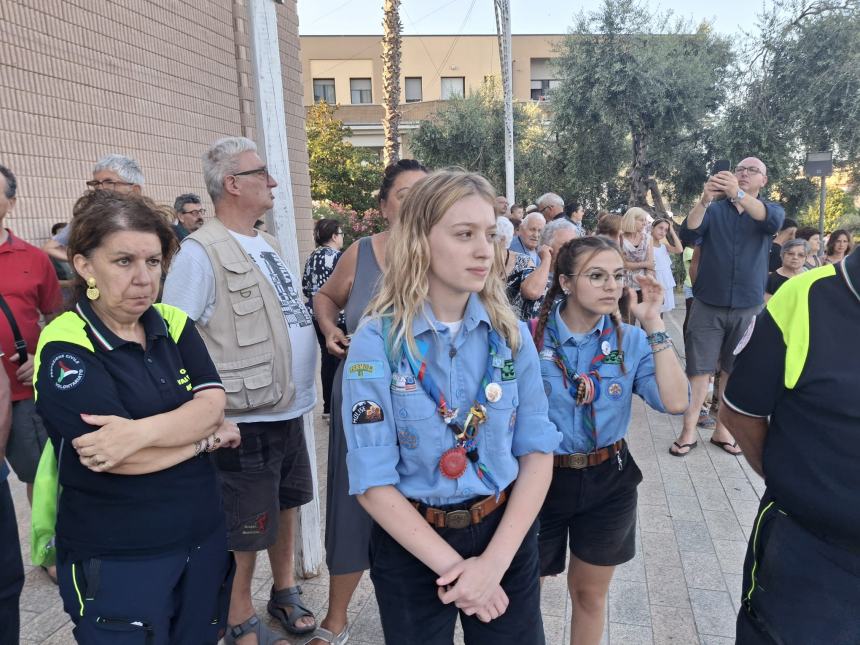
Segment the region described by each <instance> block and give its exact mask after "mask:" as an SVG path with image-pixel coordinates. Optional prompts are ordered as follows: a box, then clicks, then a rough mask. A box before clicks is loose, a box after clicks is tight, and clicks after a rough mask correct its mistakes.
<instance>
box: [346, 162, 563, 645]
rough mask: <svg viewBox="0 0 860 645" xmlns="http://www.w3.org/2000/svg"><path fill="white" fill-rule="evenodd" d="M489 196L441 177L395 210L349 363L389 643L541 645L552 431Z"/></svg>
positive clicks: (351, 416) (351, 426)
mask: <svg viewBox="0 0 860 645" xmlns="http://www.w3.org/2000/svg"><path fill="white" fill-rule="evenodd" d="M494 200H495V191H494V190H493V189H492V187H491V186H490V184H489V183H488V182H487V180H486V179H484V178H483V177H481V176H480V175H475V174H469V173H465V172H460V171H443V172H437V173H434V174H433V175H431V176H430V177H428V178H426V179H424V180H422V181H420V182H419V183H417V184H416V185H415V186H413V188H412V190H411V191H410V193H409V196H408V197H407V198H406V200H405V202H404V203H403V208H402V210H401V213H400V222H399V224H398V226H397V228H395V230H394V231H393V232H392V234H391V237H390V239H389V242H388V270H387V271H386V273H385V276H384V279H383V283H382V286H381V288H380V291H379V294H378V295H377V296H376V298H375V299H374V300H373V301H372V302H371V304H370V307H369V309H368V317H367V318H365V319H364V321H363V322H362V325H361V326H360V327H359V329H358V331H357V332H356V333H355V335H354V337H353V339H352V343H351V345H350V349H349V355H348V356H347V359H346V362H345V367H344V371H343V373H344V380H343V410H342V412H343V421H344V429H345V431H346V440H347V445H348V448H349V452H348V455H347V465H348V469H349V483H350V493H351V494H353V495H355V496H357V498H358V500H359V502H360V503H361V505H362V506H363V507H364V509H365V510H366V511H367V512H368V514H369V515H370V516H371V517H372V518H373V520H374V522H375V524H374V527H373V533H372V536H371V545H370V554H371V568H370V576H371V579H372V580H373V585H374V589H375V591H376V598H377V601H378V603H379V611H380V616H381V618H382V628H383V631H384V633H385V641H386V643H392V644H393V643H397V644H398V645H419V644H420V645H437V644H438V645H442V644H443V643H444V644H450V643H451V642H452V640H453V635H454V625H455V622H456V619H457V616H458V614H459V616H460V620H461V622H462V625H463V632H464V636H465V642H466V643H467V644H473V643H483V644H491V643H492V644H493V645H504V644H507V643H510V644H511V645H513V644H516V645H528V644H538V643H541V644H542V643H543V642H544V635H543V625H542V619H541V613H540V589H539V586H538V552H537V529H536V524H535V518H536V516H537V510H538V504H539V502H540V501H541V500H542V499H543V497H544V495H545V493H546V488H547V486H548V485H549V480H550V477H551V474H552V473H551V470H552V466H551V462H552V456H551V454H550V453H551V452H552V451H553V450H554V449H555V447H556V446H557V445H558V441H559V439H560V435H559V433H558V432H556V430H555V428H553V427H552V424H550V422H549V419H548V417H547V407H546V406H547V403H546V397H545V396H544V395H543V392H542V390H541V386H540V380H539V365H538V356H537V352H536V351H535V348H534V344H533V343H532V341H531V339H530V338H529V336H528V333H527V331H528V330H527V327H526V325H525V323H522V322H519V321H518V320H517V318H516V315H515V314H514V312H513V311H512V310H511V308H510V305H509V304H508V301H507V298H506V297H505V291H504V281H503V279H502V275H501V268H502V260H503V251H502V248H501V245H499V244H497V243H496V239H495V237H496V218H495V215H494V212H493V205H494Z"/></svg>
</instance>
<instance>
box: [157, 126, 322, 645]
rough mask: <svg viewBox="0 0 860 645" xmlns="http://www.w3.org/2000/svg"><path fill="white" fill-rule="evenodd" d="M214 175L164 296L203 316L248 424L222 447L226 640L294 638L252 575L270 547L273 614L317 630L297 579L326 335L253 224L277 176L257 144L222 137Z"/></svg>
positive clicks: (292, 627) (206, 162)
mask: <svg viewBox="0 0 860 645" xmlns="http://www.w3.org/2000/svg"><path fill="white" fill-rule="evenodd" d="M203 174H204V178H205V180H206V188H207V190H208V191H209V195H210V196H211V197H212V202H213V204H214V205H215V218H214V219H212V220H211V221H209V222H207V223H206V224H204V225H203V226H202V227H201V228H200V229H198V230H197V231H195V232H194V233H192V234H191V235H189V236H188V237H187V238H185V240H183V242H182V247H181V248H180V251H179V253H178V254H177V255H176V257H175V258H174V260H173V262H172V264H171V267H170V273H169V274H168V276H167V280H166V282H165V285H164V298H163V299H164V302H166V303H169V304H171V305H174V306H177V307H179V308H181V309H183V310H184V311H185V312H186V313H187V314H188V315H189V316H190V317H191V318H192V319H194V320H195V321H196V322H197V328H198V330H199V331H200V334H201V335H202V336H203V340H204V341H205V343H206V347H207V349H208V350H209V354H210V355H211V356H212V360H213V361H214V363H215V366H216V367H217V369H218V373H219V374H220V376H221V380H222V381H223V383H224V388H225V390H226V391H227V407H226V414H227V418H228V419H229V420H231V421H234V422H236V423H238V425H239V428H240V430H241V432H242V444H241V446H239V447H238V448H236V449H232V450H228V449H222V450H219V451H217V452H216V453H212V454H213V455H214V459H215V465H216V466H217V468H218V471H219V474H220V476H221V480H222V483H223V487H222V494H223V497H224V510H225V512H226V514H227V529H228V540H229V544H230V548H231V550H233V551H234V553H235V555H236V576H235V579H234V582H233V591H232V594H231V597H230V611H229V616H228V623H229V625H230V627H229V628H228V631H227V635H226V637H225V642H227V643H235V642H240V641H241V645H256V643H261V644H263V643H265V644H267V645H268V644H270V643H276V642H277V643H279V644H286V643H287V641H285V640H282V639H281V640H275V638H274V635H273V634H272V632H271V631H270V630H269V628H268V627H267V626H266V625H265V623H263V622H262V621H261V620H260V619H259V618H258V617H257V616H256V614H255V612H254V607H253V604H252V598H251V579H252V577H253V574H254V564H255V561H256V555H257V551H261V550H263V549H267V550H268V552H269V560H270V562H271V564H272V576H273V578H274V585H273V587H272V590H271V597H270V600H269V605H268V611H269V613H270V614H272V615H273V616H275V617H276V618H278V620H279V621H280V622H281V624H282V625H283V626H284V628H285V629H287V630H288V631H290V632H292V633H294V634H302V633H308V632H310V631H313V630H314V628H315V627H316V622H315V620H314V617H313V614H312V613H311V612H310V610H308V609H307V608H306V607H304V606H303V605H302V602H301V598H300V594H301V589H300V588H299V587H298V586H297V585H296V581H295V573H294V561H293V543H294V534H295V525H296V509H297V507H298V506H301V505H302V504H306V503H307V502H309V501H310V500H311V499H312V490H313V488H312V481H311V472H310V463H309V459H308V453H307V447H306V446H305V441H304V434H303V428H302V415H303V414H304V413H306V412H308V411H309V410H311V409H312V408H313V407H314V405H315V403H316V389H315V385H314V383H315V380H314V379H315V367H316V360H317V358H316V352H317V349H316V347H317V343H316V336H315V334H314V328H313V322H312V319H311V316H310V314H309V313H308V311H307V309H306V308H305V306H304V303H303V302H302V300H301V297H300V296H301V288H300V287H301V284H300V282H299V281H298V280H297V279H296V277H295V276H294V275H293V274H292V272H291V271H290V270H289V269H288V268H287V266H286V264H285V263H284V261H283V260H282V259H281V251H280V248H279V247H278V243H277V241H276V240H275V238H273V237H271V236H270V235H267V234H266V233H262V232H260V231H257V230H256V229H255V228H254V222H256V221H257V220H258V219H259V218H262V217H263V215H264V214H265V212H266V211H267V210H269V209H270V208H272V204H273V195H272V189H273V188H274V187H275V186H276V185H277V184H276V183H275V180H274V179H273V178H272V176H271V175H269V173H268V171H267V169H266V165H265V164H264V163H263V161H262V160H261V159H260V157H259V155H258V154H257V148H256V146H255V145H254V143H253V142H252V141H250V140H248V139H245V138H241V137H230V138H226V139H221V140H220V141H217V142H216V143H215V144H214V145H213V146H212V147H211V148H210V149H209V150H208V151H207V152H206V154H205V155H204V156H203ZM218 453H223V454H218ZM177 494H181V493H180V491H177Z"/></svg>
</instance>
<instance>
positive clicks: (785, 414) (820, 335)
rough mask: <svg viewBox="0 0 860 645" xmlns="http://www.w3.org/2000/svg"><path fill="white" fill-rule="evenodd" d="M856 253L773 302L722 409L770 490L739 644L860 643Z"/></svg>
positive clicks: (754, 548) (751, 550)
mask: <svg viewBox="0 0 860 645" xmlns="http://www.w3.org/2000/svg"><path fill="white" fill-rule="evenodd" d="M858 329H860V252H857V251H855V252H854V253H852V254H851V255H850V256H848V257H847V258H846V259H845V260H843V261H842V262H840V263H838V264H836V265H827V266H823V267H820V268H817V269H813V270H811V271H808V272H806V273H803V274H801V275H799V276H796V277H795V278H792V279H791V280H790V281H789V282H787V283H786V284H784V285H783V286H782V288H780V290H779V291H778V292H777V293H776V294H774V296H773V298H771V299H770V300H769V301H768V304H767V308H766V309H765V311H764V312H762V313H761V314H760V315H759V316H758V318H757V320H756V322H755V330H754V331H752V330H751V332H752V334H751V337H750V338H749V342H748V343H747V344H746V346H745V347H743V348H742V351H740V354H739V355H738V358H737V362H736V366H735V367H736V369H735V371H734V372H733V373H732V376H731V377H730V378H729V382H728V385H727V386H726V390H725V394H724V397H723V402H724V403H725V405H723V406H722V407H721V409H720V419H721V420H722V421H723V423H725V425H726V426H727V427H728V428H729V429H730V430H731V432H732V434H733V435H734V436H735V437H736V438H737V440H738V443H739V444H740V446H741V447H742V448H743V451H744V455H745V456H746V459H747V461H749V463H750V465H751V466H752V467H753V469H755V470H756V472H758V473H759V474H761V475H762V476H764V477H765V479H766V481H767V489H766V491H765V494H764V496H763V497H762V500H761V506H760V508H759V514H758V517H757V518H756V521H755V524H754V525H753V530H752V534H751V536H750V543H749V547H748V550H747V558H746V563H745V565H744V582H743V590H742V605H741V610H740V613H739V615H738V626H737V638H738V641H737V642H738V643H744V645H747V644H756V643H786V644H790V643H802V644H804V645H805V644H807V643H827V644H828V645H839V644H846V645H847V644H849V643H850V644H852V645H853V644H856V643H857V642H860V612H858V611H857V604H858V602H860V505H858V503H857V491H858V490H860V468H858V464H860V442H858V441H857V434H858V431H860V397H858V396H857V395H858V391H860V388H859V387H858V384H860V377H858V365H860V335H858V333H857V332H858Z"/></svg>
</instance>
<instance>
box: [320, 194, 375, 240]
mask: <svg viewBox="0 0 860 645" xmlns="http://www.w3.org/2000/svg"><path fill="white" fill-rule="evenodd" d="M312 206H313V217H314V219H315V220H318V219H325V218H328V219H334V220H337V221H338V222H340V225H341V227H342V228H343V248H344V250H346V247H348V246H349V245H350V244H352V243H353V242H354V241H355V240H357V239H358V238H360V237H364V236H366V235H373V234H374V233H379V232H380V231H384V230H385V229H386V228H387V226H388V223H387V222H386V221H385V218H384V217H382V214H381V213H380V212H379V211H378V210H376V209H375V208H368V209H367V210H366V211H364V212H362V213H357V212H356V211H354V210H352V209H351V208H349V207H346V206H342V205H341V204H337V203H335V202H330V201H327V200H320V201H314V202H312Z"/></svg>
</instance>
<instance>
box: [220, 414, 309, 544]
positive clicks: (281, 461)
mask: <svg viewBox="0 0 860 645" xmlns="http://www.w3.org/2000/svg"><path fill="white" fill-rule="evenodd" d="M238 425H239V430H240V431H241V433H242V443H241V445H240V446H239V447H238V448H233V449H227V448H222V449H220V450H216V451H215V452H214V453H212V454H213V457H214V461H215V466H216V468H217V469H218V474H219V477H220V480H221V492H222V495H223V498H224V513H225V514H226V518H227V541H228V544H229V547H230V550H231V551H262V550H263V549H266V548H268V547H270V546H271V545H272V544H274V543H275V540H277V538H278V516H279V511H281V510H285V509H288V508H295V507H296V506H301V505H302V504H307V503H308V502H309V501H311V500H312V499H313V480H312V477H311V465H310V459H309V458H308V449H307V446H306V445H305V435H304V424H303V423H302V418H301V417H298V418H297V419H290V420H289V421H264V422H259V423H240V424H238Z"/></svg>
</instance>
